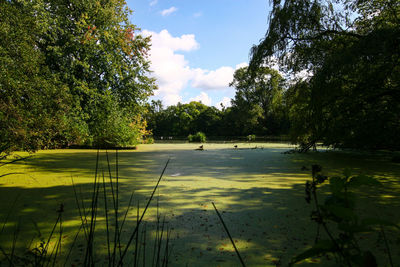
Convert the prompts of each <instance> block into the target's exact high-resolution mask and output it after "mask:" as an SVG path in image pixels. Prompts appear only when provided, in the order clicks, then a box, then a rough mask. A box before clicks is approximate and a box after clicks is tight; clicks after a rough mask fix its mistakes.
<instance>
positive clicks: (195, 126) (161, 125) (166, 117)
mask: <svg viewBox="0 0 400 267" xmlns="http://www.w3.org/2000/svg"><path fill="white" fill-rule="evenodd" d="M148 109H149V113H148V115H147V116H148V117H147V121H148V122H149V128H150V129H151V130H152V132H153V134H154V135H155V136H182V137H183V136H188V135H189V134H190V133H191V132H204V133H205V134H206V135H208V136H215V135H219V134H220V129H221V120H222V112H221V111H219V110H218V109H217V108H215V107H208V106H206V105H204V104H202V103H199V102H195V101H192V102H190V103H189V104H181V103H178V104H177V105H176V106H169V107H168V108H166V109H163V108H162V105H161V103H160V102H153V103H152V104H151V105H149V106H148Z"/></svg>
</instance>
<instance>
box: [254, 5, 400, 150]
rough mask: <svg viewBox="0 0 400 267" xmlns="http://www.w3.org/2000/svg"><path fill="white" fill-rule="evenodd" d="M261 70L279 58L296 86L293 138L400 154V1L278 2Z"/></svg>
mask: <svg viewBox="0 0 400 267" xmlns="http://www.w3.org/2000/svg"><path fill="white" fill-rule="evenodd" d="M272 3H273V9H272V12H271V14H270V18H269V28H268V31H267V33H266V35H265V38H264V39H263V40H262V41H261V42H260V44H259V45H257V46H254V47H253V48H252V51H251V53H252V58H251V64H250V68H251V69H252V70H253V71H254V70H256V69H258V68H259V67H262V66H263V65H265V64H267V63H268V61H270V60H272V59H278V61H279V63H280V66H281V67H282V69H283V70H284V71H285V72H286V73H288V74H294V73H297V72H300V71H304V70H306V71H307V72H308V73H310V75H309V77H307V78H306V79H303V80H297V81H294V82H293V84H292V86H291V88H289V89H288V91H287V93H286V95H287V102H288V103H290V104H289V105H288V106H289V114H290V120H291V126H292V127H291V132H292V137H293V140H294V141H295V142H297V143H301V144H303V146H304V148H306V149H307V148H308V147H310V145H312V144H314V143H315V142H317V141H323V142H324V143H325V144H326V145H332V146H336V147H338V146H346V147H358V148H360V147H368V148H392V149H396V148H397V149H398V148H400V144H399V142H398V141H397V137H396V136H399V134H400V120H399V115H398V114H400V101H399V97H400V88H399V77H400V73H399V71H400V68H399V62H400V58H399V52H400V51H399V50H400V40H399V38H398V36H400V27H399V26H400V25H399V22H400V20H399V16H400V3H399V1H396V0H374V1H363V0H353V1H350V0H335V1H330V0H324V1H321V0H316V1H314V0H312V1H311V0H302V1H294V0H286V1H279V0H274V1H272Z"/></svg>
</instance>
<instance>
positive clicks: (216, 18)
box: [127, 0, 270, 107]
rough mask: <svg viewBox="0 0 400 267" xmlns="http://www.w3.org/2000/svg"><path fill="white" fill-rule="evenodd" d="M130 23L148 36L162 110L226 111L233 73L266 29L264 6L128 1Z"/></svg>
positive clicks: (221, 0)
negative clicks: (199, 105)
mask: <svg viewBox="0 0 400 267" xmlns="http://www.w3.org/2000/svg"><path fill="white" fill-rule="evenodd" d="M127 3H128V6H129V7H130V8H131V9H132V10H133V11H134V12H133V14H132V16H131V18H130V19H131V22H132V23H134V24H136V25H137V26H138V27H140V28H141V29H142V33H143V34H144V35H151V36H152V51H151V52H150V55H151V56H150V60H151V61H152V67H151V68H152V70H153V75H154V76H155V77H156V78H157V84H158V86H159V90H157V91H156V93H155V96H154V97H153V99H161V100H162V101H163V103H164V105H171V104H176V103H177V102H178V101H180V102H182V103H187V102H189V101H191V100H201V101H202V102H203V103H204V104H207V105H214V106H217V107H218V106H219V103H220V102H224V104H225V105H229V99H230V98H232V97H233V96H234V95H235V90H234V88H229V87H228V84H229V82H231V81H232V75H233V72H234V70H235V69H236V68H238V67H240V66H244V65H245V63H247V62H248V60H249V51H250V48H251V46H252V45H253V44H258V42H259V40H260V39H261V38H262V37H263V36H264V34H265V32H266V29H267V18H268V12H269V10H270V9H269V1H268V0H212V1H211V0H158V1H157V0H130V1H127Z"/></svg>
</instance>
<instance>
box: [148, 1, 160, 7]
mask: <svg viewBox="0 0 400 267" xmlns="http://www.w3.org/2000/svg"><path fill="white" fill-rule="evenodd" d="M157 3H158V0H153V1H151V2H150V6H155V5H157Z"/></svg>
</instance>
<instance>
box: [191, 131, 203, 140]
mask: <svg viewBox="0 0 400 267" xmlns="http://www.w3.org/2000/svg"><path fill="white" fill-rule="evenodd" d="M188 141H189V142H205V141H206V135H205V134H204V133H202V132H197V133H196V134H194V135H193V134H189V136H188Z"/></svg>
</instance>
